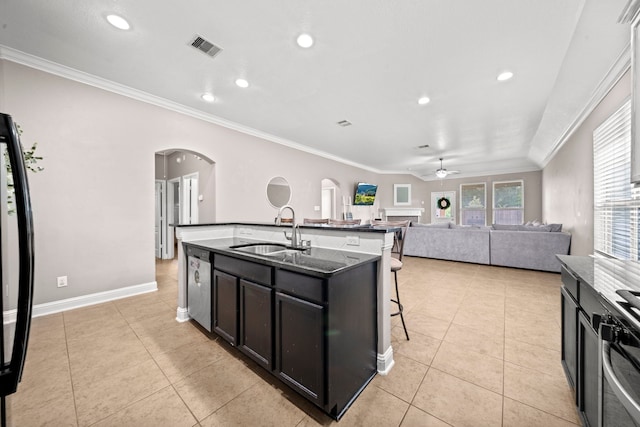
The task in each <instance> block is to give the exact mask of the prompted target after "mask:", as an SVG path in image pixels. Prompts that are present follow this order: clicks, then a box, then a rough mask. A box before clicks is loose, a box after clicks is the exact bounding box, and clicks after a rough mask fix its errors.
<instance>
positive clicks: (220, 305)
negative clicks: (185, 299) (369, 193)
mask: <svg viewBox="0 0 640 427" xmlns="http://www.w3.org/2000/svg"><path fill="white" fill-rule="evenodd" d="M210 259H211V263H212V266H211V269H212V273H211V277H212V283H211V287H212V289H211V298H212V301H211V323H212V325H202V326H204V327H205V328H206V329H208V330H213V331H214V332H215V333H217V334H218V335H220V336H221V337H222V338H223V339H224V340H226V341H227V342H228V343H229V344H231V345H233V346H236V347H237V348H238V349H239V350H240V351H241V352H243V353H244V354H246V355H247V356H248V357H250V358H251V359H253V360H254V361H255V362H256V363H257V364H258V365H260V366H261V367H263V368H264V369H266V370H268V371H269V372H271V373H272V374H273V375H275V376H276V377H278V378H279V379H280V380H281V381H282V382H283V383H285V384H286V385H288V386H289V387H291V388H292V389H293V390H295V391H296V392H298V393H299V394H301V395H302V396H304V397H305V398H306V399H308V400H309V401H311V402H313V403H314V404H315V405H317V406H318V407H320V408H321V409H322V410H323V411H325V412H326V413H327V414H329V415H330V416H332V417H333V418H335V419H339V418H340V417H341V416H342V415H343V414H344V412H345V411H346V410H347V409H348V407H349V405H350V404H351V403H352V402H353V400H355V398H356V397H357V396H358V395H359V394H360V392H361V391H362V390H363V389H364V387H366V385H367V384H368V383H369V381H371V379H372V378H373V377H374V376H375V374H376V360H377V351H376V349H377V321H376V317H377V302H376V301H377V269H378V263H377V261H376V260H374V261H371V262H365V263H362V264H359V265H356V266H351V267H350V268H348V269H339V270H338V271H336V272H335V273H326V272H324V273H316V272H313V271H310V272H301V271H300V269H295V268H287V265H286V264H283V263H281V264H278V263H271V262H268V261H264V260H261V259H256V260H255V262H254V261H253V260H248V259H247V258H246V257H237V258H236V257H234V256H232V255H229V254H221V253H216V252H212V253H211V256H210ZM196 320H197V319H196Z"/></svg>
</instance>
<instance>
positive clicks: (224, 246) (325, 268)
mask: <svg viewBox="0 0 640 427" xmlns="http://www.w3.org/2000/svg"><path fill="white" fill-rule="evenodd" d="M252 243H267V244H269V243H271V244H274V243H273V242H264V241H256V240H253V239H247V238H237V237H235V238H223V239H206V240H195V241H191V242H185V245H192V246H196V247H199V248H203V249H208V250H210V251H211V252H214V253H219V254H222V255H227V256H232V257H234V258H240V259H244V260H247V261H252V262H257V263H259V264H265V265H269V266H272V267H279V268H285V269H287V270H291V271H297V272H299V273H303V274H307V275H312V276H317V277H331V276H333V275H335V274H338V273H341V272H343V271H347V270H350V269H351V268H354V267H357V266H359V265H362V264H365V263H369V262H374V261H377V260H379V259H380V256H379V255H372V254H365V253H359V252H347V251H340V250H337V249H324V248H313V247H312V248H309V249H305V250H303V251H298V250H295V251H287V252H286V253H280V254H274V255H260V254H252V253H247V252H242V251H240V250H236V249H232V248H231V247H232V246H237V245H243V244H252ZM275 244H280V243H275Z"/></svg>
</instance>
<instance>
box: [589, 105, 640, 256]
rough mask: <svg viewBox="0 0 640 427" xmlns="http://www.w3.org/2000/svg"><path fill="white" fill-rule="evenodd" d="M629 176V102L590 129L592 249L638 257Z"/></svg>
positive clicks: (635, 197) (637, 201)
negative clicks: (591, 145) (593, 129)
mask: <svg viewBox="0 0 640 427" xmlns="http://www.w3.org/2000/svg"><path fill="white" fill-rule="evenodd" d="M630 177H631V102H630V101H627V102H625V103H624V104H623V105H622V107H620V108H619V109H618V111H616V112H615V113H613V114H612V115H611V117H609V118H608V119H607V120H605V121H604V122H603V123H602V124H601V125H600V126H599V127H598V128H597V129H596V130H595V131H593V204H594V218H593V222H594V233H593V234H594V235H593V239H594V252H596V253H599V254H603V255H608V256H611V257H615V258H619V259H624V260H638V230H639V226H638V225H639V221H638V213H639V212H640V189H638V188H634V187H633V185H632V184H631V183H630Z"/></svg>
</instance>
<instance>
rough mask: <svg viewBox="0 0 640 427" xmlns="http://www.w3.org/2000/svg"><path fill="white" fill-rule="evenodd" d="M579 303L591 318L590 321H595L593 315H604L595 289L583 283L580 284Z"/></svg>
mask: <svg viewBox="0 0 640 427" xmlns="http://www.w3.org/2000/svg"><path fill="white" fill-rule="evenodd" d="M578 302H579V304H580V308H581V309H582V311H584V313H585V314H586V315H587V317H588V318H589V321H591V320H593V313H596V314H602V312H603V311H604V308H603V307H602V305H601V304H600V302H599V299H598V294H597V293H596V291H595V289H593V288H592V287H591V286H589V285H587V284H585V283H583V282H580V299H579V300H578Z"/></svg>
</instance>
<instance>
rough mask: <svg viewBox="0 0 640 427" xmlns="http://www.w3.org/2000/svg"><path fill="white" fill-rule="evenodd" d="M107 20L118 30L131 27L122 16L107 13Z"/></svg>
mask: <svg viewBox="0 0 640 427" xmlns="http://www.w3.org/2000/svg"><path fill="white" fill-rule="evenodd" d="M107 21H109V24H111V25H113V26H114V27H116V28H117V29H119V30H128V29H129V28H131V25H129V23H128V22H127V20H126V19H124V18H123V17H122V16H118V15H113V14H112V15H107Z"/></svg>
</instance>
